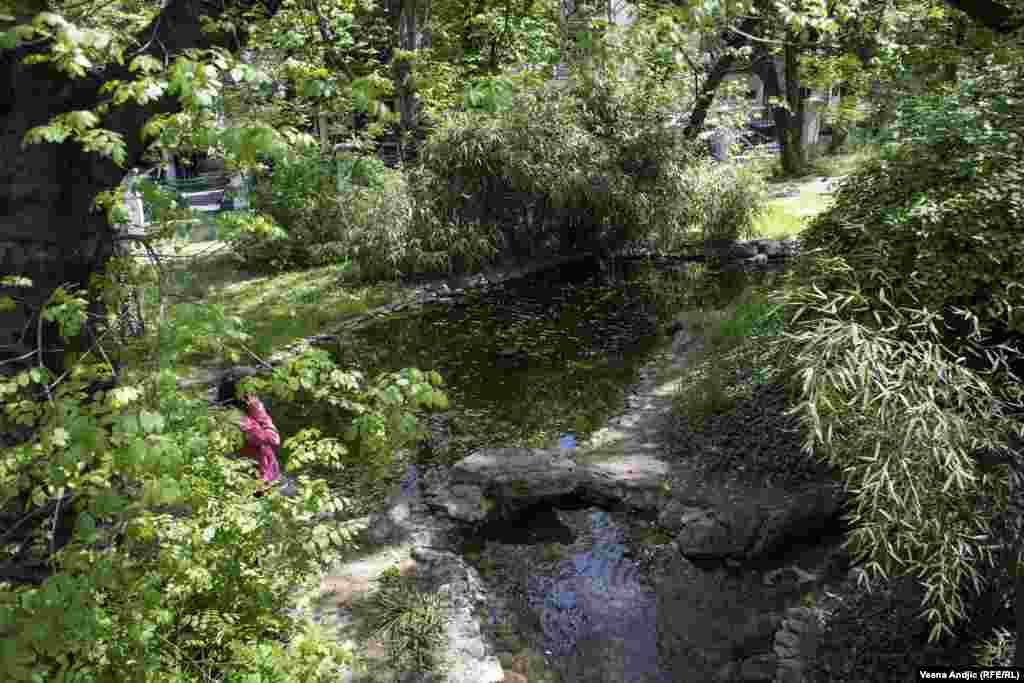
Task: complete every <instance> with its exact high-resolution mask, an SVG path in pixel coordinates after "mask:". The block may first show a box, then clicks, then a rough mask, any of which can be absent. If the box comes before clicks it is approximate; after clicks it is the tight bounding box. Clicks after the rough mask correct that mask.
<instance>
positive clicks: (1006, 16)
mask: <svg viewBox="0 0 1024 683" xmlns="http://www.w3.org/2000/svg"><path fill="white" fill-rule="evenodd" d="M945 1H946V4H947V5H949V6H950V7H953V8H954V9H958V10H960V11H961V12H963V13H964V14H966V15H967V16H969V17H970V18H971V19H974V21H976V22H978V23H979V24H981V25H982V26H984V27H986V28H990V29H992V30H993V31H995V32H996V33H1013V32H1014V31H1016V30H1018V29H1020V28H1021V27H1022V26H1024V20H1022V18H1021V16H1020V13H1019V12H1015V11H1014V10H1013V9H1011V8H1010V7H1007V6H1006V5H1001V4H999V3H996V2H991V1H990V0H969V1H968V0H945Z"/></svg>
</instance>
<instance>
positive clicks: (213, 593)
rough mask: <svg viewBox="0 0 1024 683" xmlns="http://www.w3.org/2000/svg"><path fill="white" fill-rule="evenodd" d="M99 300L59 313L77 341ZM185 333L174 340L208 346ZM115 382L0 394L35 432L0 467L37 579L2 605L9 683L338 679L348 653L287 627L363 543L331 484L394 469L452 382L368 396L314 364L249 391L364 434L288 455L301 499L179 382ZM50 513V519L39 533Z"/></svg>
mask: <svg viewBox="0 0 1024 683" xmlns="http://www.w3.org/2000/svg"><path fill="white" fill-rule="evenodd" d="M84 303H85V301H84V299H82V298H80V297H76V296H73V295H72V294H71V293H63V292H62V293H61V295H60V296H58V297H55V298H54V300H53V302H52V305H51V307H50V308H49V309H48V315H50V316H51V317H53V318H54V319H55V320H57V321H59V322H60V324H61V326H62V328H63V330H64V332H65V333H66V334H67V335H69V336H72V335H74V334H77V333H78V332H79V331H80V330H81V326H82V322H83V321H84V319H85V312H84V308H83V306H84ZM193 322H194V321H193ZM184 325H185V326H186V327H187V328H188V329H187V333H186V334H178V333H177V332H175V330H173V329H171V330H165V332H164V334H162V335H161V341H162V342H163V343H165V344H167V343H172V342H173V340H175V339H182V338H185V337H188V336H190V335H192V334H195V332H196V329H195V328H194V326H192V325H191V324H190V322H189V321H184ZM168 327H173V325H168ZM228 343H230V340H229V341H228ZM179 350H180V349H179ZM171 355H173V353H172V354H171ZM172 360H173V359H172ZM171 367H173V364H172V366H171ZM109 372H110V368H109V366H106V365H104V364H103V363H85V362H83V363H80V364H78V365H76V366H75V368H74V370H73V371H72V373H71V375H70V376H69V377H66V378H62V379H55V378H53V377H52V376H51V375H50V374H49V373H48V371H46V370H45V369H44V368H33V369H32V370H26V371H24V372H22V373H20V374H17V375H15V376H13V377H10V378H9V379H7V380H5V381H4V382H3V383H2V384H0V392H2V394H3V396H4V406H5V411H4V416H3V426H4V427H5V428H7V427H10V425H11V423H17V424H27V425H30V426H31V427H32V428H33V434H34V436H33V437H32V438H31V439H29V440H28V441H26V442H24V443H21V444H20V445H17V446H15V447H14V448H12V449H10V450H9V451H8V453H7V454H6V455H7V456H8V457H6V458H5V459H4V461H3V462H2V463H0V465H2V468H3V469H2V470H0V492H2V501H3V510H4V511H5V513H10V512H11V511H12V509H14V510H16V517H15V518H13V519H12V520H11V522H12V523H11V525H10V526H9V527H8V529H7V531H6V533H5V534H4V537H3V542H4V547H3V551H4V553H5V555H6V557H7V558H8V559H14V560H17V561H18V562H20V563H21V564H22V565H24V566H27V567H36V568H37V571H38V581H37V582H28V583H23V584H19V585H13V586H12V585H10V584H4V590H3V591H2V592H0V630H2V632H3V635H4V637H3V645H2V649H0V666H2V669H3V671H4V672H5V675H6V676H7V677H8V679H9V680H13V681H31V680H39V679H40V678H43V679H44V680H48V679H50V678H54V677H56V678H58V679H61V680H76V681H79V680H80V681H87V680H97V681H99V680H125V679H136V678H137V679H139V680H153V681H207V680H211V679H214V680H231V681H236V680H237V681H242V680H246V681H250V680H266V681H269V680H281V681H283V680H307V681H319V680H325V681H326V680H330V679H331V676H332V675H333V674H334V672H335V670H336V669H337V667H338V666H340V665H341V664H343V663H344V662H346V661H348V658H349V657H350V653H349V654H346V653H345V652H344V651H342V650H341V649H340V648H339V646H338V645H337V644H332V643H329V642H326V641H323V640H321V639H320V638H319V637H318V635H317V634H316V633H315V631H309V630H308V627H307V626H305V625H304V624H303V623H302V622H300V621H297V620H296V618H295V617H293V616H290V615H289V614H288V613H286V612H285V611H284V610H283V604H284V603H283V602H282V598H283V597H285V596H287V595H289V594H291V592H292V591H293V590H295V589H296V588H297V587H298V586H299V585H301V584H303V583H304V582H305V581H307V580H309V578H310V576H311V575H314V574H316V573H317V570H318V568H319V567H320V565H321V564H322V563H324V562H326V561H327V560H328V559H329V557H330V556H331V554H332V553H333V552H336V551H337V549H338V548H339V547H345V546H346V545H349V544H350V543H349V539H348V537H347V536H346V535H345V533H344V532H342V531H340V530H339V529H338V527H337V526H334V525H331V524H330V523H329V521H330V520H331V519H332V517H333V515H334V513H337V512H344V511H345V509H346V505H347V504H346V501H345V500H344V499H340V498H338V497H337V496H336V495H335V494H333V493H332V492H331V489H330V488H329V486H328V483H327V481H326V479H329V478H331V477H332V476H333V477H337V476H340V475H341V474H342V473H343V472H348V473H349V476H351V475H352V473H353V472H354V471H356V470H357V469H358V468H360V467H371V468H374V469H375V471H377V472H379V471H380V468H386V467H387V465H388V463H389V462H390V458H391V456H392V454H393V453H394V452H395V451H396V449H398V448H400V447H402V445H403V444H407V443H409V442H410V441H411V440H412V439H414V438H415V437H416V435H417V434H418V431H417V427H416V419H415V417H414V413H415V412H416V411H417V410H419V409H420V408H423V407H429V406H443V405H444V402H445V399H444V396H443V395H442V394H440V392H438V391H437V390H436V389H435V388H434V387H435V385H436V384H438V383H439V382H440V378H439V377H438V376H437V375H436V373H435V374H431V375H429V376H428V375H424V374H423V373H420V372H419V371H416V370H407V371H403V372H401V373H397V374H394V375H388V376H386V377H381V378H379V379H377V380H375V381H374V382H372V383H368V382H367V381H366V380H364V378H363V377H362V375H361V374H360V373H359V372H356V371H345V370H342V369H340V368H338V367H336V366H335V365H334V364H333V363H331V361H330V360H329V359H328V358H326V357H325V356H324V355H323V354H316V353H311V354H308V355H303V356H299V357H297V358H294V359H292V360H291V361H290V362H289V363H288V364H286V365H285V366H283V367H281V368H279V369H278V370H276V371H275V372H274V373H273V374H272V375H271V376H270V377H268V378H265V379H255V378H254V379H250V380H248V382H249V386H248V387H247V388H248V390H257V391H260V392H261V394H262V395H264V396H279V397H281V398H284V399H291V400H298V399H299V398H300V397H304V398H305V399H306V400H315V401H317V402H318V403H320V404H323V405H325V406H328V407H330V408H333V409H335V410H336V411H338V413H337V414H338V417H337V419H339V420H341V419H344V418H346V416H347V421H346V424H349V425H350V426H349V428H348V429H347V431H346V432H345V434H344V437H343V438H342V439H319V438H309V437H310V435H309V434H308V433H300V434H298V435H296V436H295V437H293V438H292V439H290V440H288V441H286V444H285V448H286V451H287V453H288V456H289V457H288V459H287V461H286V469H287V471H288V472H289V473H291V474H292V475H294V476H296V477H297V480H298V495H297V496H296V497H292V498H289V497H284V496H282V495H279V494H277V493H276V492H271V493H270V494H269V495H263V496H261V497H257V498H254V497H253V496H254V493H255V492H256V489H257V483H256V481H255V479H254V478H253V477H252V473H251V471H250V470H251V464H249V463H246V462H244V461H238V460H234V459H229V458H225V457H224V456H225V455H226V454H227V453H229V452H230V451H232V450H233V449H235V448H237V447H238V446H240V445H241V442H240V438H241V434H240V432H239V431H238V428H237V424H236V423H235V422H233V421H232V419H231V418H230V415H229V414H223V413H222V412H221V411H211V409H210V407H209V406H208V405H207V403H206V401H205V400H201V399H193V398H190V397H187V396H182V395H181V394H180V393H179V392H178V390H177V389H176V386H175V376H174V374H173V372H172V371H170V370H165V371H163V372H160V373H158V374H156V375H148V376H141V377H137V378H135V379H133V380H131V381H123V382H122V383H121V384H120V385H119V386H113V387H110V388H109V389H108V390H106V391H104V390H99V391H97V390H96V384H95V382H96V381H97V380H102V379H103V378H104V377H108V376H109ZM108 386H109V385H108ZM314 436H315V435H314ZM349 454H350V455H349ZM13 506H16V508H14V507H13ZM325 513H326V514H325ZM40 515H45V516H47V518H49V519H51V520H52V523H48V524H45V525H42V526H40V525H38V524H33V523H29V522H31V521H32V520H33V519H34V518H38V517H39V516H40ZM34 583H38V585H34Z"/></svg>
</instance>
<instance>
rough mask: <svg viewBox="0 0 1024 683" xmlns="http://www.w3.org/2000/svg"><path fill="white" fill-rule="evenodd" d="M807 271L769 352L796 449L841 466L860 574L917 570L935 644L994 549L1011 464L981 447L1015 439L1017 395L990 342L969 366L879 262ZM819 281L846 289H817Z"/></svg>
mask: <svg viewBox="0 0 1024 683" xmlns="http://www.w3.org/2000/svg"><path fill="white" fill-rule="evenodd" d="M802 277H803V281H802V284H801V285H800V286H798V287H791V288H789V289H788V290H786V291H785V292H783V293H782V294H780V295H778V299H779V300H780V302H781V303H783V304H784V305H785V306H786V307H787V310H788V313H789V316H790V321H789V332H788V333H786V334H785V335H784V336H782V337H781V338H780V339H779V341H777V342H776V351H778V352H779V353H780V356H779V357H780V359H781V358H788V359H789V361H788V365H789V367H790V368H791V369H792V370H793V371H794V372H793V381H794V383H795V387H794V388H795V389H796V391H797V393H798V394H799V399H798V400H797V401H796V403H795V405H794V407H793V409H792V412H793V413H795V414H798V415H799V416H800V418H801V421H802V423H803V424H804V426H805V428H806V430H807V440H806V443H805V450H806V452H808V453H809V454H812V455H814V456H815V457H817V458H819V459H821V460H823V461H825V462H827V463H829V464H830V465H832V466H835V467H837V468H838V469H839V470H840V471H841V472H842V474H843V478H844V483H845V486H846V489H847V491H848V492H849V493H850V494H851V501H852V503H851V510H850V511H849V513H848V518H849V521H850V522H851V523H852V524H851V526H852V531H851V533H850V536H849V539H848V545H849V547H850V548H851V550H852V551H853V554H854V556H855V557H857V558H858V559H863V560H865V561H866V565H865V569H866V570H867V573H866V574H865V575H864V578H865V579H866V578H868V576H869V575H873V576H874V577H880V578H883V579H885V578H887V577H889V576H891V575H913V576H915V577H917V578H918V579H919V580H920V581H921V582H922V584H923V586H924V587H925V589H926V595H925V598H924V603H923V606H924V608H925V610H924V615H925V616H926V617H927V619H928V621H929V622H930V624H931V628H930V631H929V639H930V640H931V641H935V640H937V639H938V638H939V637H940V635H941V634H943V633H952V631H951V629H952V626H953V625H954V624H955V623H956V622H957V621H960V620H962V619H963V618H964V617H965V600H964V588H965V587H966V586H968V585H970V586H971V587H972V588H973V589H974V590H975V591H976V592H980V590H981V587H982V583H983V582H982V579H981V575H980V573H979V568H980V567H981V563H983V562H986V563H991V562H993V552H994V551H996V550H999V549H1002V548H1003V545H1004V540H1003V539H1001V538H998V537H997V536H998V534H996V533H994V531H993V527H992V524H991V522H992V520H993V518H994V517H995V516H996V515H999V514H1002V513H1005V512H1006V510H1007V506H1008V505H1009V502H1010V493H1011V490H1012V486H1013V483H1014V482H1013V481H1012V479H1013V474H1014V473H1013V472H1011V471H1010V470H1009V469H1008V467H1007V466H1006V465H1005V464H998V465H995V466H983V465H982V464H980V463H979V459H978V457H977V454H978V453H986V452H988V453H991V452H1005V451H1006V446H1005V443H1006V438H1007V434H1008V432H1011V431H1012V432H1015V433H1016V434H1017V435H1018V436H1019V435H1022V434H1024V426H1022V425H1021V424H1020V423H1019V422H1016V423H1015V424H1014V423H1013V422H1011V419H1010V418H1011V411H1017V410H1019V409H1020V406H1021V397H1022V393H1024V392H1022V389H1021V385H1020V383H1019V382H1018V381H1015V379H1016V378H1014V377H1013V376H1012V374H1008V371H1007V369H1006V359H1007V354H1006V353H1004V352H1002V351H1001V350H999V349H988V350H982V351H981V352H982V353H983V354H984V357H985V358H986V359H987V360H988V362H989V365H990V367H989V369H987V370H980V371H979V370H972V369H970V368H969V367H967V366H966V365H965V362H964V358H963V357H962V356H960V357H958V356H957V355H955V354H954V353H953V352H952V351H951V350H950V349H949V348H948V347H947V346H946V345H945V344H944V339H943V336H942V334H941V332H940V330H941V315H939V314H938V313H937V312H936V311H934V310H930V309H929V308H928V307H927V306H913V305H904V304H900V303H896V302H913V301H916V298H915V296H914V294H913V293H912V292H910V291H908V290H906V289H902V288H899V287H894V286H893V281H894V280H896V278H895V277H892V278H890V277H888V276H887V275H886V273H885V272H884V271H881V270H876V271H873V272H870V273H867V274H865V273H864V272H859V271H853V270H852V269H850V267H849V266H848V265H847V263H846V261H845V260H844V259H842V258H838V257H836V258H831V259H827V258H822V257H821V256H820V255H819V256H818V257H817V258H816V259H815V260H814V263H813V264H811V267H810V268H805V269H804V271H803V273H802ZM826 280H827V281H829V282H831V283H836V282H845V283H846V285H845V286H842V287H839V288H834V289H831V290H824V289H822V288H821V286H820V285H821V284H822V283H823V282H824V281H826ZM975 341H980V340H979V339H975ZM1007 378H1008V379H1009V380H1010V381H1004V380H1006V379H1007ZM1019 560H1020V558H1019V557H1018V561H1019Z"/></svg>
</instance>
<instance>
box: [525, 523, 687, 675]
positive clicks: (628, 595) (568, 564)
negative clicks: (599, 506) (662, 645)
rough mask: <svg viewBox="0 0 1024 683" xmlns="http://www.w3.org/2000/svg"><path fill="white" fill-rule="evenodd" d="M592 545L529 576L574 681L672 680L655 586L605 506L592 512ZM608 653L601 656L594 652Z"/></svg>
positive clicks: (534, 601) (547, 640)
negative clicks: (664, 661) (662, 656)
mask: <svg viewBox="0 0 1024 683" xmlns="http://www.w3.org/2000/svg"><path fill="white" fill-rule="evenodd" d="M587 522H588V524H589V527H590V528H589V534H588V536H589V537H590V539H589V540H590V542H589V543H588V547H587V549H586V550H583V551H581V552H577V553H574V554H573V555H572V556H571V557H569V558H567V559H565V560H563V561H561V562H559V563H558V565H557V566H556V568H555V570H554V571H553V572H552V573H550V574H543V575H531V576H529V577H528V579H527V600H528V603H529V606H530V609H532V610H533V611H534V612H535V613H536V614H538V615H539V616H540V623H541V628H542V630H543V633H544V645H545V650H546V651H547V652H549V653H550V654H551V655H553V656H555V657H557V658H559V659H560V660H561V661H558V662H557V664H558V665H559V668H560V669H561V670H562V671H563V674H564V675H565V676H566V677H567V680H570V681H596V680H607V681H613V680H614V681H623V682H624V683H649V682H651V681H658V682H661V681H664V682H665V683H667V682H668V680H669V679H668V678H667V676H666V675H665V674H664V673H663V672H662V671H661V670H660V668H659V665H658V653H657V623H658V620H657V608H656V597H655V594H654V591H653V590H652V589H651V588H650V587H649V586H646V585H644V584H643V583H642V582H641V573H640V567H639V565H638V564H637V563H636V562H634V561H633V560H632V559H630V558H629V557H627V553H626V546H625V545H624V533H623V531H622V529H621V528H620V527H619V526H617V525H616V524H615V523H614V522H613V521H612V519H611V517H610V516H609V514H608V513H607V512H605V511H603V510H596V509H591V511H590V512H589V514H588V517H587ZM595 649H596V651H599V652H600V653H601V656H600V657H597V658H595V657H594V652H595Z"/></svg>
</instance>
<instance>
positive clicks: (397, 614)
mask: <svg viewBox="0 0 1024 683" xmlns="http://www.w3.org/2000/svg"><path fill="white" fill-rule="evenodd" d="M446 608H447V600H446V599H445V597H444V596H443V595H442V594H440V593H437V592H425V591H423V590H420V589H418V588H417V587H416V586H415V584H414V581H413V579H412V578H411V577H404V576H402V575H401V574H400V573H399V572H398V570H397V569H394V568H391V569H388V570H385V571H384V572H383V573H382V574H381V577H380V589H379V590H378V591H377V592H376V593H374V594H373V595H372V596H371V597H370V599H369V602H368V604H367V606H366V609H367V612H368V613H369V617H370V621H371V628H372V629H373V630H374V633H375V634H376V635H377V636H380V637H382V638H383V639H384V642H385V643H386V647H387V657H388V663H389V665H390V666H391V667H392V668H393V669H395V670H396V671H398V672H406V671H415V672H417V673H426V672H429V673H435V674H436V673H438V672H440V671H441V670H443V669H444V667H445V666H446V664H447V662H446V660H445V657H444V652H443V647H444V645H445V644H446V642H447V622H446V620H445V612H446Z"/></svg>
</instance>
